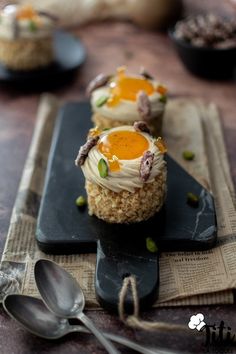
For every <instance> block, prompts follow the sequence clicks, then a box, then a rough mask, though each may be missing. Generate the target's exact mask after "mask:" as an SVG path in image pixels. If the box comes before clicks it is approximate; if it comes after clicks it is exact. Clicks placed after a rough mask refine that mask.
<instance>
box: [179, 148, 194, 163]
mask: <svg viewBox="0 0 236 354" xmlns="http://www.w3.org/2000/svg"><path fill="white" fill-rule="evenodd" d="M182 156H183V158H184V159H185V160H187V161H191V160H193V159H194V157H195V154H194V152H193V151H190V150H185V151H183V153H182Z"/></svg>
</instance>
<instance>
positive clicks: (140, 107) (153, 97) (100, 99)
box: [87, 67, 167, 136]
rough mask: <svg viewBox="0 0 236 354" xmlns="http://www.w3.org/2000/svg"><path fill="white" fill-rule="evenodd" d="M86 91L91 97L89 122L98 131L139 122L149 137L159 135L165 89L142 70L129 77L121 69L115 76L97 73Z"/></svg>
mask: <svg viewBox="0 0 236 354" xmlns="http://www.w3.org/2000/svg"><path fill="white" fill-rule="evenodd" d="M87 91H88V94H90V95H91V105H92V110H93V116H92V120H93V122H94V124H95V125H96V126H98V127H99V128H100V129H104V128H112V127H117V126H121V125H133V124H134V122H135V121H138V120H143V121H145V122H146V123H147V124H148V127H149V129H150V130H151V132H152V134H154V135H156V136H159V135H161V128H162V117H163V112H164V109H165V104H166V100H167V96H166V94H167V89H166V88H165V87H164V86H163V85H161V84H159V83H158V82H157V81H155V80H154V79H153V78H152V77H151V76H150V75H149V74H148V73H147V72H146V71H144V70H141V72H140V75H136V76H129V75H127V74H126V71H125V68H124V67H121V68H118V70H117V74H116V75H115V76H109V75H103V74H100V75H98V76H97V77H96V78H95V79H94V80H93V81H91V82H90V84H89V86H88V90H87Z"/></svg>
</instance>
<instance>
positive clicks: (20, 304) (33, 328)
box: [3, 294, 174, 354]
mask: <svg viewBox="0 0 236 354" xmlns="http://www.w3.org/2000/svg"><path fill="white" fill-rule="evenodd" d="M3 307H4V309H5V311H6V312H7V314H8V315H9V316H10V317H11V318H13V319H15V320H16V321H17V322H18V323H19V324H20V325H21V326H22V327H23V328H24V329H26V330H27V331H29V332H31V333H32V334H34V335H36V336H38V337H41V338H45V339H53V340H55V339H59V338H61V337H63V336H65V335H66V334H68V333H72V332H80V333H87V334H91V333H90V331H88V330H87V329H86V328H85V327H83V326H78V325H76V326H72V325H70V324H69V321H68V319H66V318H60V317H58V316H56V315H55V314H53V313H52V312H50V311H49V310H48V308H47V307H46V306H45V304H44V302H43V301H42V300H40V299H37V298H34V297H31V296H26V295H19V294H12V295H7V296H6V297H5V299H4V300H3ZM104 336H106V337H107V338H108V339H110V340H113V341H115V342H117V343H119V344H122V345H125V346H126V347H128V348H131V349H133V350H136V351H137V352H139V353H141V354H174V353H170V352H166V351H165V350H164V351H163V350H162V349H160V350H156V349H150V348H147V347H145V346H142V345H140V344H138V343H135V342H133V341H131V340H129V339H127V338H124V337H121V336H117V335H114V334H108V333H104Z"/></svg>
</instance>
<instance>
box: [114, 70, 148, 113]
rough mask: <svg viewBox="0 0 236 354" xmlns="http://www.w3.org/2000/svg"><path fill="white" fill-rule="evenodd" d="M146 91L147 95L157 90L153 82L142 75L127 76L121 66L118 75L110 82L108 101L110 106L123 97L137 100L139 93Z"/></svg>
mask: <svg viewBox="0 0 236 354" xmlns="http://www.w3.org/2000/svg"><path fill="white" fill-rule="evenodd" d="M140 91H145V92H146V94H147V95H151V94H153V93H154V92H155V87H154V86H153V84H152V83H151V82H150V81H149V80H147V79H145V78H142V77H135V76H133V77H132V76H127V75H126V74H125V68H124V67H121V68H119V69H118V70H117V75H116V77H115V78H114V79H113V81H111V83H110V94H111V97H110V98H109V100H108V101H107V105H108V106H109V107H114V106H116V105H117V104H118V103H119V102H120V100H121V99H124V100H129V101H136V99H137V94H138V93H139V92H140Z"/></svg>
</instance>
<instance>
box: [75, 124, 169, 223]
mask: <svg viewBox="0 0 236 354" xmlns="http://www.w3.org/2000/svg"><path fill="white" fill-rule="evenodd" d="M165 151H166V150H165V147H164V145H163V143H162V141H161V139H155V138H153V137H152V136H151V135H150V133H149V130H148V128H147V125H146V124H145V123H144V122H136V123H135V124H134V126H132V127H131V126H122V127H118V128H113V129H110V130H106V131H103V132H101V131H98V130H97V129H96V130H92V132H91V134H90V136H89V137H88V140H87V142H86V143H85V145H83V146H82V147H81V148H80V151H79V154H78V157H77V159H76V165H77V166H81V168H82V170H83V173H84V176H85V179H86V191H87V195H88V207H89V214H90V215H96V216H97V217H98V218H100V219H103V220H105V221H107V222H109V223H134V222H140V221H144V220H147V219H149V218H150V217H152V216H153V215H154V214H155V213H156V212H158V211H159V210H160V209H161V207H162V205H163V203H164V200H165V194H166V162H165V161H164V152H165Z"/></svg>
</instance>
